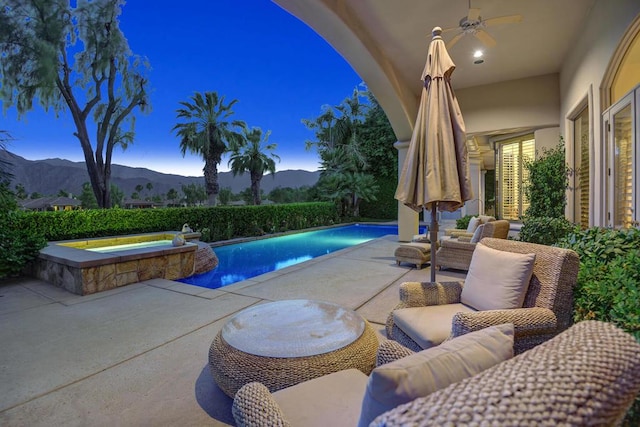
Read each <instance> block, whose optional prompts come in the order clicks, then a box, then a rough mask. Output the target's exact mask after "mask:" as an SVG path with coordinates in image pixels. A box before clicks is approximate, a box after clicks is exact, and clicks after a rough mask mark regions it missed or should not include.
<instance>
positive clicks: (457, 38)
mask: <svg viewBox="0 0 640 427" xmlns="http://www.w3.org/2000/svg"><path fill="white" fill-rule="evenodd" d="M462 36H464V33H460V34H456V36H455V37H454V38H452V39H451V40H450V41H449V43H447V49H450V48H452V47H453V45H454V44H456V43H458V41H460V39H461V38H462Z"/></svg>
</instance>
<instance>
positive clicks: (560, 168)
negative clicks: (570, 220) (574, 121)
mask: <svg viewBox="0 0 640 427" xmlns="http://www.w3.org/2000/svg"><path fill="white" fill-rule="evenodd" d="M564 152H565V150H564V142H563V141H562V139H561V140H560V143H559V144H558V145H557V146H555V147H554V148H552V149H549V150H547V149H544V148H543V150H542V155H540V156H538V158H537V159H535V160H525V162H524V167H525V168H526V169H527V171H528V172H529V180H528V184H527V185H525V186H524V192H525V194H526V196H527V198H528V200H529V207H528V208H527V210H526V212H525V215H526V216H529V217H551V218H562V217H564V208H565V206H566V204H567V197H566V191H567V186H568V185H569V168H568V167H567V164H566V160H565V153H564Z"/></svg>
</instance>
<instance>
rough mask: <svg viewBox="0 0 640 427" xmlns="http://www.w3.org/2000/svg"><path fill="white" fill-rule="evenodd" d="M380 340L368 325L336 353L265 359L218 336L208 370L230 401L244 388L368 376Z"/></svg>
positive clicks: (272, 389) (214, 342) (211, 350)
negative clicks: (343, 374)
mask: <svg viewBox="0 0 640 427" xmlns="http://www.w3.org/2000/svg"><path fill="white" fill-rule="evenodd" d="M377 349H378V337H377V336H376V333H375V331H374V330H373V328H372V327H371V325H370V324H369V322H367V321H365V328H364V331H363V333H362V335H360V337H359V338H358V339H356V340H355V341H354V342H352V343H351V344H349V345H347V346H345V347H342V348H340V349H338V350H336V351H332V352H328V353H324V354H319V355H314V356H309V357H284V358H282V357H263V356H255V355H253V354H247V353H244V352H242V351H239V350H237V349H236V348H234V347H232V346H230V345H229V344H228V343H227V342H225V340H224V339H223V338H222V336H221V334H220V333H218V335H216V337H215V338H214V340H213V342H212V343H211V347H210V349H209V367H210V369H211V373H212V375H213V378H214V379H215V380H216V382H217V383H218V386H219V387H220V389H221V390H222V391H223V392H224V393H225V394H227V395H228V396H230V397H234V396H235V394H236V392H237V391H238V389H239V388H240V387H242V386H243V385H244V384H247V383H250V382H254V381H257V382H260V383H262V384H264V385H265V386H266V387H267V388H268V389H269V390H270V391H277V390H280V389H283V388H285V387H289V386H292V385H294V384H298V383H301V382H303V381H307V380H310V379H313V378H317V377H320V376H322V375H326V374H330V373H332V372H337V371H341V370H343V369H349V368H355V369H358V370H360V371H362V372H363V373H365V374H367V375H369V373H370V372H371V370H372V369H373V368H374V365H375V358H376V351H377Z"/></svg>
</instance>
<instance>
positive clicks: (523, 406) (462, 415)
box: [371, 321, 640, 426]
mask: <svg viewBox="0 0 640 427" xmlns="http://www.w3.org/2000/svg"><path fill="white" fill-rule="evenodd" d="M639 391H640V344H638V342H636V341H635V339H634V338H633V337H632V336H631V335H629V334H627V333H624V332H623V331H621V330H620V329H618V328H616V327H615V326H613V325H611V324H608V323H604V322H597V321H585V322H581V323H578V324H576V325H574V326H573V327H571V328H570V329H569V330H568V331H565V332H564V333H563V334H561V335H558V336H556V337H555V338H553V339H551V340H549V341H547V342H545V343H543V344H541V345H539V346H537V347H535V348H534V349H532V350H530V351H528V352H526V353H523V354H521V355H519V356H516V357H515V358H513V359H510V360H508V361H506V362H503V363H501V364H499V365H497V366H495V367H493V368H490V369H488V370H486V371H484V372H482V373H480V374H478V375H476V376H474V377H472V378H467V379H466V380H463V381H461V382H459V383H456V384H452V385H451V386H449V387H447V388H445V389H443V390H440V391H438V392H435V393H433V394H431V395H429V396H427V397H424V398H419V399H416V400H414V401H413V402H410V403H408V404H405V405H401V406H399V407H397V408H395V409H393V410H392V411H389V412H387V413H385V414H383V415H381V416H380V417H378V418H376V419H375V420H374V422H373V423H372V424H371V425H372V426H446V425H456V426H483V425H487V426H489V425H492V426H493V425H496V426H586V425H594V426H595V425H603V426H605V425H606V426H609V425H616V424H617V423H618V422H619V421H620V420H621V418H622V417H623V416H624V414H625V412H626V411H627V409H628V408H629V406H630V405H631V403H632V402H633V400H634V398H635V396H636V394H637V393H638V392H639Z"/></svg>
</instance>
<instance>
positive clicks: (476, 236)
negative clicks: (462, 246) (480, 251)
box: [470, 224, 484, 243]
mask: <svg viewBox="0 0 640 427" xmlns="http://www.w3.org/2000/svg"><path fill="white" fill-rule="evenodd" d="M483 231H484V224H480V225H479V226H478V228H476V231H474V232H473V236H471V240H470V242H471V243H478V242H479V241H480V239H482V232H483Z"/></svg>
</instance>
